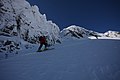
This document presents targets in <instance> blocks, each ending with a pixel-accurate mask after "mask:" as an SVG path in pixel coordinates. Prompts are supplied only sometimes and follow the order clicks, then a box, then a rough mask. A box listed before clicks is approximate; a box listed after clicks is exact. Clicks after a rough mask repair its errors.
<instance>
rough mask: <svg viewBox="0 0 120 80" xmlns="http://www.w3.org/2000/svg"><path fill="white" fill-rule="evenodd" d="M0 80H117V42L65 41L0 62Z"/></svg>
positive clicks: (119, 58) (119, 56)
mask: <svg viewBox="0 0 120 80" xmlns="http://www.w3.org/2000/svg"><path fill="white" fill-rule="evenodd" d="M0 80H120V41H119V40H66V41H64V42H63V43H62V44H61V45H56V46H55V49H54V50H48V51H45V52H41V53H39V52H34V53H32V52H31V53H28V54H23V55H20V56H16V57H10V58H8V59H4V60H0Z"/></svg>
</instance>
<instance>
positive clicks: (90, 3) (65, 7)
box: [27, 0, 120, 32]
mask: <svg viewBox="0 0 120 80" xmlns="http://www.w3.org/2000/svg"><path fill="white" fill-rule="evenodd" d="M27 1H28V2H29V3H30V4H31V5H37V6H38V7H39V10H40V12H41V13H42V14H44V13H45V14H46V15H47V19H49V20H52V21H53V22H54V23H56V24H57V25H58V26H59V27H60V29H63V28H64V27H68V26H70V25H78V26H81V27H84V28H87V29H91V30H95V31H98V32H105V31H107V30H116V31H120V1H119V0H27Z"/></svg>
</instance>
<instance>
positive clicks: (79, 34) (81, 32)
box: [61, 25, 120, 39]
mask: <svg viewBox="0 0 120 80" xmlns="http://www.w3.org/2000/svg"><path fill="white" fill-rule="evenodd" d="M61 36H62V37H64V38H71V37H72V38H79V39H82V38H88V39H91V37H95V38H97V39H98V37H99V38H105V37H107V38H113V39H114V38H120V32H117V31H108V32H105V33H99V32H95V31H92V30H88V29H85V28H83V27H80V26H76V25H71V26H69V27H67V28H64V29H63V30H62V31H61ZM105 39H106V38H105Z"/></svg>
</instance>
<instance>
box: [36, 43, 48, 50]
mask: <svg viewBox="0 0 120 80" xmlns="http://www.w3.org/2000/svg"><path fill="white" fill-rule="evenodd" d="M43 45H45V49H46V48H47V43H41V44H40V47H39V48H38V50H41V48H42V46H43Z"/></svg>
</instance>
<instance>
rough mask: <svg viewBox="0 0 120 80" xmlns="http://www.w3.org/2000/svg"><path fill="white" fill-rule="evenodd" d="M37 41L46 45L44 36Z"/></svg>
mask: <svg viewBox="0 0 120 80" xmlns="http://www.w3.org/2000/svg"><path fill="white" fill-rule="evenodd" d="M39 41H40V43H41V44H45V43H46V38H45V36H41V37H40V38H39Z"/></svg>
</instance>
